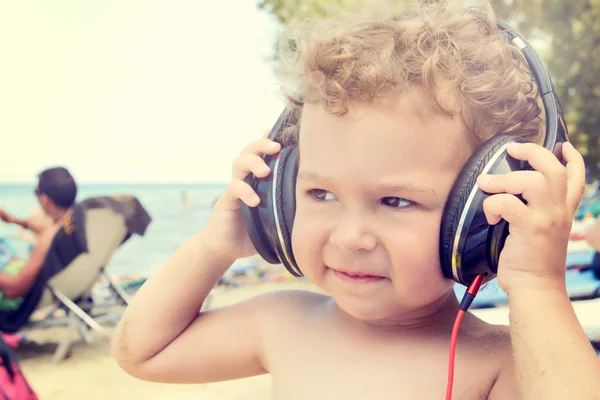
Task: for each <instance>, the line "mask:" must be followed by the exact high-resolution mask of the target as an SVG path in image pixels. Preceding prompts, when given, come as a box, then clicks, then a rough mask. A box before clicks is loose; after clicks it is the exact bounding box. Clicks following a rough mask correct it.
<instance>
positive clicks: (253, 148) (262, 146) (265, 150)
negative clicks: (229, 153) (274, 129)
mask: <svg viewBox="0 0 600 400" xmlns="http://www.w3.org/2000/svg"><path fill="white" fill-rule="evenodd" d="M280 149H281V145H280V144H279V143H277V142H274V141H272V140H271V139H267V138H261V139H258V140H255V141H253V142H251V143H250V144H248V145H247V146H246V147H245V148H244V149H243V150H242V151H241V152H240V154H243V153H252V154H259V155H264V154H268V155H272V154H275V153H277V152H278V151H279V150H280Z"/></svg>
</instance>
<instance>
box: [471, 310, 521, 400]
mask: <svg viewBox="0 0 600 400" xmlns="http://www.w3.org/2000/svg"><path fill="white" fill-rule="evenodd" d="M470 320H471V321H470V323H469V324H468V325H469V328H470V329H468V330H467V329H465V336H464V338H463V340H464V342H463V344H464V346H465V349H464V351H465V356H466V357H468V358H471V359H473V360H474V359H485V360H488V361H489V362H491V363H493V364H494V370H495V377H494V380H493V385H492V388H491V391H490V395H489V397H488V398H489V399H490V400H493V399H512V398H517V379H516V374H515V363H514V358H513V350H512V343H511V336H510V328H509V327H508V326H506V325H491V324H489V323H487V322H485V321H482V320H480V319H479V318H477V317H475V316H473V315H471V316H470ZM461 328H462V327H461Z"/></svg>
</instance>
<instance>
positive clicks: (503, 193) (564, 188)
mask: <svg viewBox="0 0 600 400" xmlns="http://www.w3.org/2000/svg"><path fill="white" fill-rule="evenodd" d="M507 151H508V154H509V155H511V156H512V157H514V158H516V159H518V160H522V161H528V162H529V164H530V165H531V167H532V168H533V169H534V171H515V172H509V173H507V174H504V175H482V176H480V177H479V178H478V179H477V184H478V185H479V187H480V188H481V190H483V191H485V192H487V193H494V194H493V195H491V196H490V197H488V198H487V199H486V200H485V201H484V206H483V208H484V212H485V215H486V218H487V220H488V223H489V224H492V225H494V224H497V223H498V222H499V221H500V219H504V220H506V221H507V222H508V223H509V232H510V234H509V235H508V238H507V239H506V243H505V245H504V248H503V250H502V252H501V254H500V260H499V267H498V283H499V284H500V287H501V288H502V289H503V290H504V291H505V292H506V293H509V292H510V291H511V290H514V289H515V288H516V287H527V288H531V287H538V288H542V289H559V290H562V291H564V290H565V269H566V254H567V245H568V242H569V234H570V232H571V225H572V222H573V216H574V214H575V211H576V209H577V206H578V205H579V202H580V201H581V197H582V195H583V192H584V190H585V164H584V161H583V157H582V156H581V154H579V152H578V151H577V150H576V149H575V148H574V147H573V146H572V145H571V144H570V143H568V142H567V143H564V144H563V146H562V154H563V159H564V160H565V162H566V167H565V166H563V165H562V164H561V163H560V161H559V160H558V159H557V158H556V156H554V154H552V152H550V151H549V150H547V149H545V148H544V147H542V146H539V145H537V144H534V143H520V144H517V143H513V144H510V145H509V146H508V149H507ZM516 195H521V196H522V197H523V199H525V200H526V201H527V204H525V203H523V202H522V201H521V200H520V199H519V198H518V197H516Z"/></svg>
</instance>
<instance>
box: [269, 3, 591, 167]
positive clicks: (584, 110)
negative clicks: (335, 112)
mask: <svg viewBox="0 0 600 400" xmlns="http://www.w3.org/2000/svg"><path fill="white" fill-rule="evenodd" d="M365 1H368V0H362V1H361V0H337V1H334V0H260V2H259V8H261V9H264V10H266V11H268V12H270V13H272V14H273V15H274V16H276V17H277V19H278V20H279V21H280V22H281V23H282V24H288V23H294V22H297V21H299V20H303V19H306V18H323V17H333V18H335V17H337V16H339V15H342V14H343V13H344V12H347V11H352V10H353V9H354V8H355V7H357V6H358V5H360V4H364V2H365ZM396 1H401V0H396ZM429 1H431V0H429ZM470 3H473V2H472V1H471V2H470ZM491 3H492V5H493V7H494V9H495V10H496V13H497V14H498V16H500V17H501V18H504V19H506V20H508V21H510V23H511V24H512V25H514V26H515V27H516V28H518V29H519V30H520V31H521V32H522V33H523V34H524V35H525V36H526V37H528V38H529V39H530V41H531V42H532V44H533V45H534V47H536V49H537V50H538V51H539V53H540V56H541V57H542V58H543V59H544V62H545V63H546V65H547V67H548V71H549V73H550V75H551V77H552V80H553V82H554V84H555V87H556V91H557V93H558V95H559V97H560V99H561V101H562V103H563V106H564V108H565V114H566V119H567V123H568V126H569V130H570V136H571V140H572V142H573V143H574V144H575V145H576V146H577V148H578V149H579V150H580V151H581V152H582V154H583V155H584V156H585V157H586V162H587V166H588V168H589V172H590V174H591V176H592V177H594V178H596V179H598V178H600V135H599V134H598V132H599V131H600V49H598V46H600V0H491Z"/></svg>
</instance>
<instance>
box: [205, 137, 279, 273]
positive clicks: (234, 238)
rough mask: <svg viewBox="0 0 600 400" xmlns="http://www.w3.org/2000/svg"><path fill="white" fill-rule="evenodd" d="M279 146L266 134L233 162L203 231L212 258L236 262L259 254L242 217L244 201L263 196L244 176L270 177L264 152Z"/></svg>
mask: <svg viewBox="0 0 600 400" xmlns="http://www.w3.org/2000/svg"><path fill="white" fill-rule="evenodd" d="M265 136H266V135H265ZM280 148H281V146H280V144H279V143H277V142H274V141H272V140H270V139H267V138H266V137H263V138H261V139H259V140H256V141H254V142H252V143H250V144H249V145H248V146H246V148H244V150H242V152H241V153H240V155H239V156H238V157H237V158H236V159H235V161H234V162H233V168H232V173H231V175H232V179H231V182H230V183H229V185H227V188H226V189H225V192H224V193H223V194H222V195H221V197H219V199H218V200H217V202H216V203H215V205H214V206H213V211H212V213H211V216H210V218H209V220H208V222H207V223H206V225H205V227H204V228H203V229H202V232H201V235H202V240H203V243H204V245H205V246H206V247H205V249H206V250H207V251H209V252H210V254H211V255H212V256H213V257H216V258H218V259H222V260H228V261H231V262H233V261H235V260H236V259H238V258H242V257H249V256H251V255H253V254H255V253H256V249H255V248H254V246H253V244H252V241H251V240H250V237H249V236H248V233H247V231H246V226H245V224H244V219H243V218H242V201H243V202H244V203H245V204H247V205H248V206H250V207H256V206H257V205H258V204H259V202H260V199H259V197H258V195H257V194H256V192H255V191H254V190H253V189H252V188H251V187H250V185H248V184H247V183H246V182H245V181H244V178H246V176H248V174H249V173H252V174H254V175H255V176H256V177H258V178H265V177H267V176H268V175H269V174H270V173H271V171H270V169H269V167H268V166H267V164H266V163H265V161H264V160H263V159H262V155H264V154H268V155H273V154H276V153H277V152H279V150H280Z"/></svg>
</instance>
